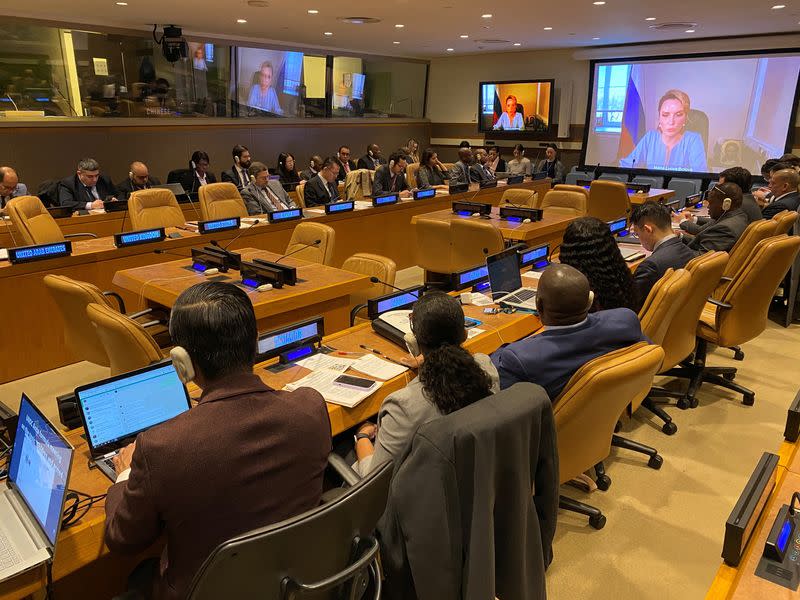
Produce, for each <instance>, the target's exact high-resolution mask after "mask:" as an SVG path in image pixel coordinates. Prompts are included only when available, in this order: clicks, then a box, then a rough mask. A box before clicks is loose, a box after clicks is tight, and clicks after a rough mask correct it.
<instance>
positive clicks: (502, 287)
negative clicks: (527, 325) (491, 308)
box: [486, 248, 536, 310]
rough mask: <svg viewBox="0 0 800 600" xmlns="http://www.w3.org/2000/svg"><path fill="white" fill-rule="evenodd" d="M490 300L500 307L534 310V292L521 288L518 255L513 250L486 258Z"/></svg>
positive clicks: (530, 289) (531, 289)
mask: <svg viewBox="0 0 800 600" xmlns="http://www.w3.org/2000/svg"><path fill="white" fill-rule="evenodd" d="M486 267H487V270H488V271H489V284H490V285H491V288H492V300H494V301H495V302H496V303H497V304H499V305H500V306H510V307H512V308H521V309H524V310H536V290H534V289H533V288H526V287H522V276H521V275H520V272H519V255H518V254H517V250H516V249H515V248H509V249H508V250H503V251H502V252H498V253H497V254H492V255H491V256H487V257H486Z"/></svg>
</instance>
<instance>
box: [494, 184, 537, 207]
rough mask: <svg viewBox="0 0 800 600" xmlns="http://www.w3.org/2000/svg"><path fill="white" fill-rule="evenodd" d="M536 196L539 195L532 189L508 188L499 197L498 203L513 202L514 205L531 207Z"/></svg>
mask: <svg viewBox="0 0 800 600" xmlns="http://www.w3.org/2000/svg"><path fill="white" fill-rule="evenodd" d="M538 196H539V195H538V194H537V193H536V192H535V191H533V190H525V189H521V188H509V189H507V190H505V191H504V192H503V195H502V197H501V198H500V204H513V205H515V206H524V207H526V208H533V207H535V206H536V201H537V199H538Z"/></svg>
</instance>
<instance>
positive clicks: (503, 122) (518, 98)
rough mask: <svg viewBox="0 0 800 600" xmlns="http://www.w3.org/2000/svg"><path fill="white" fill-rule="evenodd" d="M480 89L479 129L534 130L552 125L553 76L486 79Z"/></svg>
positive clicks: (540, 129)
mask: <svg viewBox="0 0 800 600" xmlns="http://www.w3.org/2000/svg"><path fill="white" fill-rule="evenodd" d="M478 93H479V101H480V106H479V107H478V114H479V115H480V118H479V119H478V128H479V130H480V131H484V132H489V131H511V132H522V131H525V132H532V131H533V132H535V131H547V130H548V128H549V127H550V120H551V110H552V105H553V80H551V79H548V80H538V81H495V82H483V83H481V84H480V88H479V92H478Z"/></svg>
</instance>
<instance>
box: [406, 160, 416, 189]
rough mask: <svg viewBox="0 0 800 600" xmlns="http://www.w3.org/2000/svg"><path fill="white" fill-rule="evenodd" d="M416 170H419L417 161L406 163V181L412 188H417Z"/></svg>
mask: <svg viewBox="0 0 800 600" xmlns="http://www.w3.org/2000/svg"><path fill="white" fill-rule="evenodd" d="M417 171H419V163H408V164H407V165H406V182H407V183H408V187H410V188H411V189H412V190H414V189H416V188H417Z"/></svg>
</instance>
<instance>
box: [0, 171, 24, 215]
mask: <svg viewBox="0 0 800 600" xmlns="http://www.w3.org/2000/svg"><path fill="white" fill-rule="evenodd" d="M27 195H28V188H27V187H26V185H25V184H24V183H20V182H19V177H17V172H16V171H15V170H14V169H12V168H11V167H0V214H2V213H3V212H4V210H5V207H6V203H7V202H8V201H9V200H11V199H12V198H19V197H20V196H27Z"/></svg>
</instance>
